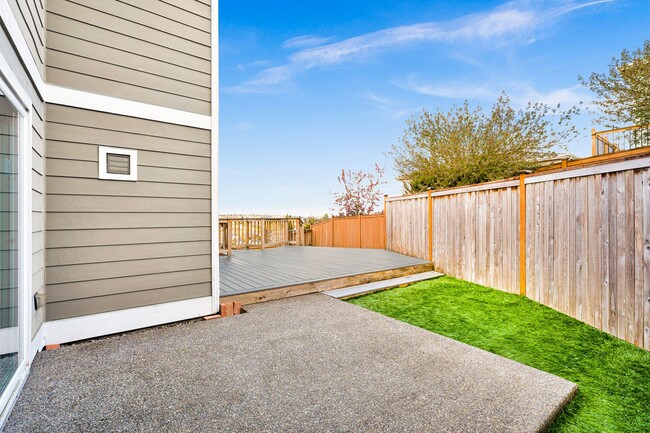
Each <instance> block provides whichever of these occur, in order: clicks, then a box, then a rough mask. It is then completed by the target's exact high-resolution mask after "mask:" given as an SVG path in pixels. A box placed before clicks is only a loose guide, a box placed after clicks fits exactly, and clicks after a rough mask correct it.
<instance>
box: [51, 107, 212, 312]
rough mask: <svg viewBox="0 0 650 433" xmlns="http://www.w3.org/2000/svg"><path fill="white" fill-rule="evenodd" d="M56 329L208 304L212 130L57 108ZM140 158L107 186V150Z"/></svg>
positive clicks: (54, 134)
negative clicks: (157, 308)
mask: <svg viewBox="0 0 650 433" xmlns="http://www.w3.org/2000/svg"><path fill="white" fill-rule="evenodd" d="M47 110H48V119H47V128H46V139H47V145H48V154H47V176H46V186H47V190H48V195H47V202H46V208H47V212H48V218H47V220H46V221H45V227H46V229H47V233H48V236H47V254H46V262H45V264H46V270H47V272H46V283H47V289H48V295H47V302H48V305H47V306H48V309H47V317H48V320H56V319H63V318H69V317H76V316H81V315H85V314H95V313H100V312H106V311H114V310H118V309H123V308H132V307H138V306H143V305H151V304H156V303H161V302H170V301H176V300H182V299H190V298H194V297H200V296H209V295H210V293H211V289H210V281H211V276H210V273H211V272H210V266H211V263H210V230H211V228H210V227H211V220H210V188H211V186H210V131H205V130H198V129H194V128H189V127H184V126H178V125H170V124H164V123H160V122H154V121H149V120H143V119H136V118H130V117H123V116H118V115H112V114H106V113H99V112H92V111H88V110H82V109H76V108H70V107H63V106H59V105H48V106H47ZM100 145H106V146H117V147H128V148H133V149H137V150H138V181H137V182H120V181H107V180H99V179H97V177H98V146H100Z"/></svg>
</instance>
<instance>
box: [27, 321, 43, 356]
mask: <svg viewBox="0 0 650 433" xmlns="http://www.w3.org/2000/svg"><path fill="white" fill-rule="evenodd" d="M45 325H46V323H42V324H41V327H40V328H38V332H37V333H36V335H35V336H34V338H33V339H32V344H31V345H30V347H29V362H30V363H31V362H32V361H33V360H34V357H35V356H36V354H37V353H38V352H40V351H41V350H42V349H43V347H45Z"/></svg>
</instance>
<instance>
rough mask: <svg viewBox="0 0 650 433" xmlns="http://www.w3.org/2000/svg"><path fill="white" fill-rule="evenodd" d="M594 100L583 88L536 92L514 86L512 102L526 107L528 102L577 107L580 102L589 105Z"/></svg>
mask: <svg viewBox="0 0 650 433" xmlns="http://www.w3.org/2000/svg"><path fill="white" fill-rule="evenodd" d="M592 98H593V96H592V95H591V93H590V92H589V91H588V90H587V89H586V88H585V87H583V86H580V85H576V86H571V87H564V88H560V89H551V90H548V91H546V92H541V91H538V90H536V89H535V88H533V87H532V86H530V85H521V86H513V93H512V98H511V99H512V102H513V103H515V104H518V105H525V104H527V103H528V102H541V103H544V104H547V105H551V106H554V105H557V104H560V105H562V106H564V107H567V106H572V105H577V104H578V103H580V102H585V103H589V102H590V100H591V99H592Z"/></svg>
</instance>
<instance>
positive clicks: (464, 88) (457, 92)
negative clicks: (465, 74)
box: [392, 76, 499, 99]
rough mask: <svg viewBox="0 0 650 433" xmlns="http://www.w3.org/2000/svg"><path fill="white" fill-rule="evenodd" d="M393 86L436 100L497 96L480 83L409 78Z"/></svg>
mask: <svg viewBox="0 0 650 433" xmlns="http://www.w3.org/2000/svg"><path fill="white" fill-rule="evenodd" d="M392 84H393V85H395V86H397V87H399V88H401V89H404V90H408V91H411V92H414V93H419V94H421V95H426V96H434V97H438V98H450V99H488V98H489V99H492V98H493V97H494V96H496V95H498V94H499V92H498V91H495V90H494V89H493V88H491V87H490V86H489V85H488V84H485V83H482V84H477V83H465V82H464V83H461V82H454V83H435V84H430V83H423V82H420V81H418V80H416V79H415V77H414V76H410V77H409V78H408V79H407V80H405V81H404V82H393V83H392Z"/></svg>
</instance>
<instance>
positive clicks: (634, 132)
mask: <svg viewBox="0 0 650 433" xmlns="http://www.w3.org/2000/svg"><path fill="white" fill-rule="evenodd" d="M646 146H650V124H649V125H642V126H636V125H634V126H627V127H625V128H617V129H609V130H607V131H598V132H596V130H595V129H592V130H591V154H592V155H594V156H595V155H604V154H607V153H614V152H620V151H623V150H631V149H638V148H640V147H646Z"/></svg>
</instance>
